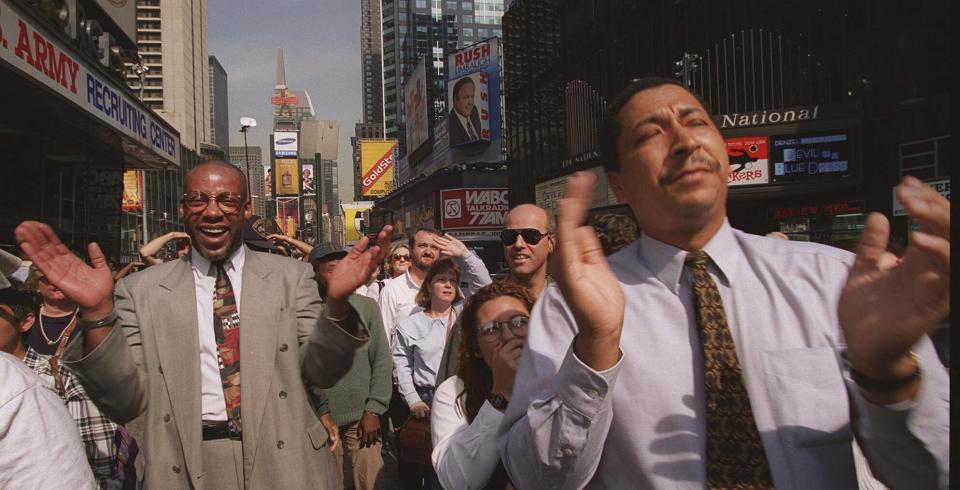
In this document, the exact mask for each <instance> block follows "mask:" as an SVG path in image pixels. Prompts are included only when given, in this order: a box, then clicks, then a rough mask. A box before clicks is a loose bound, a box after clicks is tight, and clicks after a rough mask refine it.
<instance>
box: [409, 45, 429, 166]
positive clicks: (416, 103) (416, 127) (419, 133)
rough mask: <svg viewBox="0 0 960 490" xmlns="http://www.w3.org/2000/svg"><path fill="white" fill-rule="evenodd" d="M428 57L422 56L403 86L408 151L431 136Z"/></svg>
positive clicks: (412, 150)
mask: <svg viewBox="0 0 960 490" xmlns="http://www.w3.org/2000/svg"><path fill="white" fill-rule="evenodd" d="M426 60H427V58H420V62H419V63H417V67H416V68H414V70H413V73H412V74H411V75H410V78H408V79H407V82H406V84H404V86H403V103H404V110H405V114H404V119H405V121H406V124H407V153H413V152H414V151H415V150H416V149H417V148H420V145H422V144H423V143H424V142H425V141H427V138H429V136H430V125H429V123H428V120H429V118H430V117H429V115H428V112H427V101H428V100H429V97H428V94H427V64H426Z"/></svg>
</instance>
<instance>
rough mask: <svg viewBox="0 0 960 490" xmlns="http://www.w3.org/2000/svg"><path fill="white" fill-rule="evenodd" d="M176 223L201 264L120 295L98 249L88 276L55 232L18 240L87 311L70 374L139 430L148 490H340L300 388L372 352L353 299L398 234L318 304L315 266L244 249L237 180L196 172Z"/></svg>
mask: <svg viewBox="0 0 960 490" xmlns="http://www.w3.org/2000/svg"><path fill="white" fill-rule="evenodd" d="M180 211H181V213H182V215H183V217H184V223H185V225H186V229H187V233H188V234H189V235H190V238H191V240H192V244H193V250H192V251H191V253H190V254H188V255H187V256H185V257H183V258H181V259H179V260H176V261H172V262H168V263H165V264H162V265H158V266H153V267H150V268H149V269H147V270H145V271H144V272H141V273H138V274H134V275H131V276H129V277H127V278H125V279H123V280H122V281H120V282H119V283H117V285H116V287H115V288H114V285H113V280H112V278H111V275H110V271H109V269H108V268H107V265H106V261H105V260H104V257H103V254H102V253H101V251H100V249H99V247H98V246H97V245H96V244H90V246H89V250H88V252H89V255H90V261H91V263H92V267H89V266H87V265H85V264H84V263H83V262H82V261H80V260H79V259H77V258H76V257H75V256H74V255H72V254H71V253H70V252H69V251H68V250H67V249H66V247H64V246H63V244H62V243H61V242H60V240H59V239H58V238H57V236H56V235H55V234H54V233H53V231H52V230H51V229H50V227H48V226H47V225H44V224H41V223H37V222H24V223H22V224H21V225H20V226H19V227H17V230H16V237H17V240H18V241H19V242H20V244H21V247H22V248H23V250H24V251H25V252H26V253H27V255H29V256H30V258H31V259H33V261H34V263H35V264H36V265H37V267H38V268H39V269H40V270H41V271H42V272H43V273H44V274H46V276H47V277H48V278H49V280H50V282H51V283H53V284H54V285H56V286H57V287H58V288H60V289H61V290H62V291H63V292H64V293H65V294H66V295H67V296H69V297H70V298H71V299H73V300H74V301H76V302H77V303H78V304H79V305H80V307H81V318H82V322H81V323H82V327H83V333H82V334H81V335H80V336H78V337H77V338H76V339H74V341H72V342H71V344H70V345H69V347H68V348H67V350H66V352H65V353H64V355H63V362H64V363H65V364H66V365H68V366H69V367H70V368H71V369H72V370H74V371H75V372H76V373H77V375H78V376H79V377H80V379H81V382H82V383H83V385H84V386H85V387H86V388H87V390H88V393H89V394H90V396H91V397H92V398H93V399H94V400H95V401H96V402H97V404H98V405H99V406H100V407H101V408H102V409H103V411H104V413H106V414H107V415H108V416H109V417H111V418H112V419H114V420H116V421H118V422H121V423H126V422H128V421H130V420H133V419H134V418H136V417H138V416H140V415H142V414H144V415H145V422H144V424H145V436H144V440H143V446H144V447H143V450H144V455H145V457H146V479H145V483H146V485H147V487H156V488H218V489H219V488H244V487H246V488H267V487H274V488H308V487H309V488H333V487H334V486H336V485H337V481H336V476H335V474H334V472H333V468H332V466H331V459H332V458H331V455H330V451H329V450H327V448H326V447H325V446H326V441H327V434H326V431H325V430H324V428H323V426H322V425H321V423H320V422H319V420H318V419H317V417H316V416H315V415H314V413H313V411H312V410H311V409H310V405H309V403H308V401H307V395H306V388H305V387H304V385H305V384H312V385H315V386H319V387H329V386H332V385H333V384H334V383H335V382H336V381H337V380H338V379H339V378H340V377H341V376H342V375H343V374H344V373H346V372H347V370H348V369H349V368H350V363H351V360H352V358H353V355H354V351H355V350H357V349H359V348H361V347H363V346H364V345H365V343H366V341H367V338H368V333H367V330H366V327H365V326H364V325H363V323H362V321H360V320H359V318H358V316H357V314H356V312H355V311H354V310H353V309H352V307H351V306H349V304H348V303H347V298H348V297H349V295H350V293H351V292H352V291H353V290H354V289H355V288H356V287H357V286H359V285H360V284H361V283H363V281H364V280H365V279H366V278H367V277H368V276H369V275H370V273H371V272H372V270H373V268H374V267H376V264H379V263H380V262H381V260H382V258H383V255H384V250H386V245H388V244H389V237H390V228H389V227H385V228H384V231H382V232H381V233H380V234H379V236H378V243H377V245H376V246H369V247H368V245H370V244H369V242H368V240H367V239H366V238H365V239H363V240H361V241H360V242H359V243H358V244H357V245H356V246H355V247H354V248H353V249H352V250H351V251H350V253H349V254H348V255H347V256H346V257H345V258H344V259H343V260H342V261H341V263H340V265H339V267H337V268H336V270H335V271H334V273H333V277H332V278H331V282H330V287H329V288H328V291H327V297H326V302H325V304H324V303H323V302H321V299H320V296H319V294H318V293H317V288H316V283H315V282H314V281H313V271H312V270H311V269H310V266H309V265H308V264H306V263H303V262H299V261H295V260H291V259H289V258H286V257H279V256H273V255H268V254H264V253H259V252H254V251H251V250H249V249H247V248H246V247H244V246H243V245H242V236H241V233H240V225H241V223H242V222H243V220H244V219H245V218H249V217H250V215H251V214H252V210H251V204H250V201H249V199H248V193H247V189H246V185H245V179H244V176H243V174H241V173H240V172H239V171H238V170H237V169H236V167H233V166H231V165H229V164H226V163H224V162H205V163H202V164H200V165H198V166H197V167H196V168H194V169H193V170H191V171H190V173H188V174H187V177H186V180H185V182H184V195H183V199H182V201H181V204H180ZM238 299H239V301H238ZM298 329H299V331H300V332H301V333H300V334H299V335H298ZM240 371H242V372H243V383H242V403H241V396H240V395H241V384H240Z"/></svg>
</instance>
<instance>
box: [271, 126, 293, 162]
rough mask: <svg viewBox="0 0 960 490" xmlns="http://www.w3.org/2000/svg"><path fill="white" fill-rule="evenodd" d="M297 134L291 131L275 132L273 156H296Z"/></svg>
mask: <svg viewBox="0 0 960 490" xmlns="http://www.w3.org/2000/svg"><path fill="white" fill-rule="evenodd" d="M297 143H298V141H297V133H295V132H293V131H277V132H276V133H273V156H276V157H295V156H297V148H298V144H297Z"/></svg>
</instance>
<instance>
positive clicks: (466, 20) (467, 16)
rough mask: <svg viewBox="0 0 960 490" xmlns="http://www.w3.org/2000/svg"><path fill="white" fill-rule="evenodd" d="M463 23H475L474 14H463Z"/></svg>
mask: <svg viewBox="0 0 960 490" xmlns="http://www.w3.org/2000/svg"><path fill="white" fill-rule="evenodd" d="M463 23H464V24H473V15H470V14H463Z"/></svg>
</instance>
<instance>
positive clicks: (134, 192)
mask: <svg viewBox="0 0 960 490" xmlns="http://www.w3.org/2000/svg"><path fill="white" fill-rule="evenodd" d="M123 210H124V211H143V173H141V171H140V170H127V171H125V172H123Z"/></svg>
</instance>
